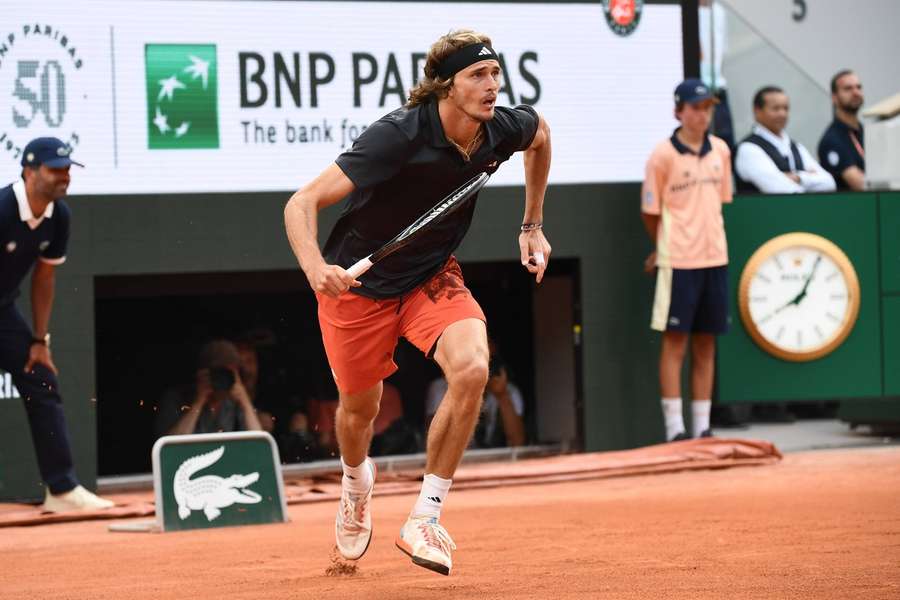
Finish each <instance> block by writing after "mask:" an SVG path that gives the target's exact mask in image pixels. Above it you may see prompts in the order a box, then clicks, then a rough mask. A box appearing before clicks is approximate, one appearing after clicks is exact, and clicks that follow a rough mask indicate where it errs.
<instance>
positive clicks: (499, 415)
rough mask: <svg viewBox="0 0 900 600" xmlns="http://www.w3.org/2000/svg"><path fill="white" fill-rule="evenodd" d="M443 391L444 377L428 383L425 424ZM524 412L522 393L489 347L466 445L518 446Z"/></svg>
mask: <svg viewBox="0 0 900 600" xmlns="http://www.w3.org/2000/svg"><path fill="white" fill-rule="evenodd" d="M446 393H447V380H446V379H444V378H443V377H440V378H438V379H435V380H434V381H432V382H431V384H430V385H429V386H428V392H427V394H426V397H425V418H426V424H427V425H429V426H430V425H431V420H432V419H433V418H434V416H435V415H436V414H437V411H438V408H439V407H440V404H441V400H443V398H444V395H445V394H446ZM524 413H525V403H524V401H523V400H522V393H521V392H520V391H519V388H517V387H516V385H515V384H513V383H511V382H510V381H509V375H508V373H507V370H506V365H505V364H504V362H503V359H502V358H501V357H500V355H499V354H497V353H496V351H494V350H493V348H492V356H491V362H490V375H489V377H488V382H487V386H486V387H485V389H484V400H483V401H482V403H481V416H480V417H479V419H478V425H477V426H476V428H475V435H474V436H473V437H472V440H471V442H470V443H469V447H470V448H500V447H504V446H521V445H522V444H524V443H525V424H524V422H523V420H522V415H523V414H524Z"/></svg>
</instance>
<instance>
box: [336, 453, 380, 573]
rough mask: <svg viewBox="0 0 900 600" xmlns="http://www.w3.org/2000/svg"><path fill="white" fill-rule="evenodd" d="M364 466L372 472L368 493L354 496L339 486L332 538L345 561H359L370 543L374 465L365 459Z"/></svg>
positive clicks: (370, 460) (368, 459) (369, 459)
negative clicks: (338, 501)
mask: <svg viewBox="0 0 900 600" xmlns="http://www.w3.org/2000/svg"><path fill="white" fill-rule="evenodd" d="M366 465H368V467H369V468H370V469H371V470H372V485H370V486H369V491H367V492H365V493H362V494H355V493H353V492H351V491H350V490H348V489H346V488H344V487H343V486H341V504H340V506H338V512H337V518H336V519H335V521H334V538H335V542H336V544H337V548H338V552H340V553H341V556H343V557H344V558H346V559H347V560H359V559H360V558H362V555H363V554H365V553H366V550H368V548H369V542H371V541H372V511H371V509H370V506H369V505H370V504H371V502H372V491H373V490H374V489H375V474H376V471H377V470H376V468H375V463H374V462H372V459H371V458H368V457H367V458H366Z"/></svg>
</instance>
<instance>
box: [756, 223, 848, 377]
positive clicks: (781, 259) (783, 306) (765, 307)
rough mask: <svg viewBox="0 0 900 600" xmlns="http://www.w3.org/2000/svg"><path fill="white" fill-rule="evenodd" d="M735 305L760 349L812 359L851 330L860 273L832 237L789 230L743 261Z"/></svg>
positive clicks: (841, 339) (797, 358)
mask: <svg viewBox="0 0 900 600" xmlns="http://www.w3.org/2000/svg"><path fill="white" fill-rule="evenodd" d="M738 306H739V309H740V313H741V320H742V321H743V323H744V327H745V328H746V329H747V332H748V333H749V334H750V337H752V338H753V340H754V341H755V342H756V343H757V344H758V345H759V346H760V347H761V348H762V349H763V350H765V351H766V352H768V353H769V354H772V355H773V356H777V357H778V358H781V359H784V360H791V361H809V360H815V359H817V358H821V357H823V356H825V355H826V354H828V353H829V352H831V351H832V350H834V349H835V348H837V347H838V346H840V345H841V343H842V342H843V341H844V340H845V339H846V338H847V336H848V335H850V331H852V330H853V325H854V324H855V323H856V316H857V315H858V314H859V279H858V278H857V277H856V271H855V270H854V268H853V264H852V263H851V262H850V259H848V258H847V255H846V254H844V252H843V251H842V250H841V249H840V248H838V247H837V246H836V245H835V244H834V243H832V242H830V241H829V240H827V239H825V238H823V237H821V236H818V235H815V234H812V233H787V234H785V235H780V236H778V237H776V238H773V239H771V240H769V241H768V242H766V243H765V244H763V245H762V246H760V247H759V249H757V250H756V252H754V253H753V256H751V257H750V260H749V261H747V265H746V266H745V267H744V271H743V273H741V281H740V285H739V287H738Z"/></svg>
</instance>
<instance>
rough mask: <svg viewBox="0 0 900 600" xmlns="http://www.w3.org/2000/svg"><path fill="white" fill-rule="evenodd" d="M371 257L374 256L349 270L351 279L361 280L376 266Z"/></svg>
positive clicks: (363, 259) (364, 259)
mask: <svg viewBox="0 0 900 600" xmlns="http://www.w3.org/2000/svg"><path fill="white" fill-rule="evenodd" d="M371 256H372V255H371V254H370V255H369V256H367V257H365V258H362V259H360V260H358V261H357V262H356V264H355V265H353V266H352V267H350V268H349V269H347V272H348V273H350V277H352V278H353V279H359V277H360V275H362V274H363V273H365V272H366V271H368V270H369V269H370V268H371V267H372V265H373V264H374V263H372V261H371V260H369V257H371Z"/></svg>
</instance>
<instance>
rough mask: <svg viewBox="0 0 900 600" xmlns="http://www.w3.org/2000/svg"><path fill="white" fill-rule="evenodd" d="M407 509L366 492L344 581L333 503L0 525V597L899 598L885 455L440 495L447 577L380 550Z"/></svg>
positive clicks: (894, 504)
mask: <svg viewBox="0 0 900 600" xmlns="http://www.w3.org/2000/svg"><path fill="white" fill-rule="evenodd" d="M413 499H414V498H413V496H412V495H410V496H387V497H380V498H379V497H376V498H375V500H374V511H375V512H374V514H375V537H374V539H373V542H372V546H371V547H370V549H369V551H368V553H367V554H366V556H365V557H363V559H362V560H361V561H359V562H358V563H357V569H356V571H355V572H351V573H346V572H344V573H341V572H342V571H352V570H353V569H352V568H337V569H336V568H334V567H335V566H338V567H340V565H335V563H333V562H332V560H331V558H330V553H331V548H332V543H333V542H332V535H333V533H332V531H333V529H332V527H333V519H334V513H335V509H336V504H335V503H334V502H333V501H329V502H316V503H307V504H299V505H292V506H291V507H290V515H291V519H292V522H291V523H289V524H286V525H265V526H253V527H242V528H230V529H228V528H225V529H216V530H207V531H195V532H183V533H167V534H150V533H110V532H109V531H108V530H107V527H108V525H109V521H84V522H74V523H58V524H50V525H40V526H35V527H9V528H3V529H0V564H2V571H0V598H2V599H3V600H11V599H19V598H22V599H24V598H27V599H29V600H31V599H42V598H57V599H68V598H72V599H75V598H78V599H106V598H108V599H116V600H121V599H126V600H138V599H143V598H148V599H150V598H152V599H154V600H161V599H169V598H179V599H180V598H199V599H206V598H210V599H212V598H266V599H271V598H385V599H403V598H440V599H442V600H443V599H447V598H467V599H468V598H498V599H501V598H502V599H506V598H541V599H544V598H550V599H553V600H562V599H567V598H616V599H620V598H621V599H628V598H692V599H695V598H766V599H771V598H816V599H827V598H840V599H848V598H865V599H876V598H900V448H897V447H888V448H878V449H866V450H842V451H834V450H832V451H819V452H808V453H796V454H788V455H786V456H785V457H784V460H782V461H781V462H779V463H777V464H774V465H767V466H753V467H738V468H730V469H722V470H702V471H689V472H681V473H669V474H657V475H643V476H632V477H619V478H614V479H601V480H591V481H581V482H572V483H557V484H543V485H528V486H512V487H506V488H493V489H480V490H463V491H459V492H457V493H451V495H450V497H449V500H448V504H447V507H446V508H445V511H444V512H445V516H444V519H443V523H444V524H445V525H446V527H447V529H448V530H449V531H450V533H451V535H452V536H453V537H454V539H455V541H456V543H457V545H458V546H459V550H458V551H457V552H456V553H455V555H454V561H455V565H454V570H453V573H452V574H451V575H450V577H443V576H440V575H436V574H434V573H432V572H430V571H426V570H424V569H422V568H420V567H416V566H414V565H412V564H411V563H410V561H409V559H408V558H407V557H406V556H405V555H403V554H402V553H401V552H400V551H398V550H397V549H396V548H394V544H393V540H394V534H395V533H396V531H397V529H398V527H399V526H400V524H401V522H402V520H403V519H404V518H405V515H406V513H407V511H408V510H409V508H410V506H411V503H412V502H413Z"/></svg>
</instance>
